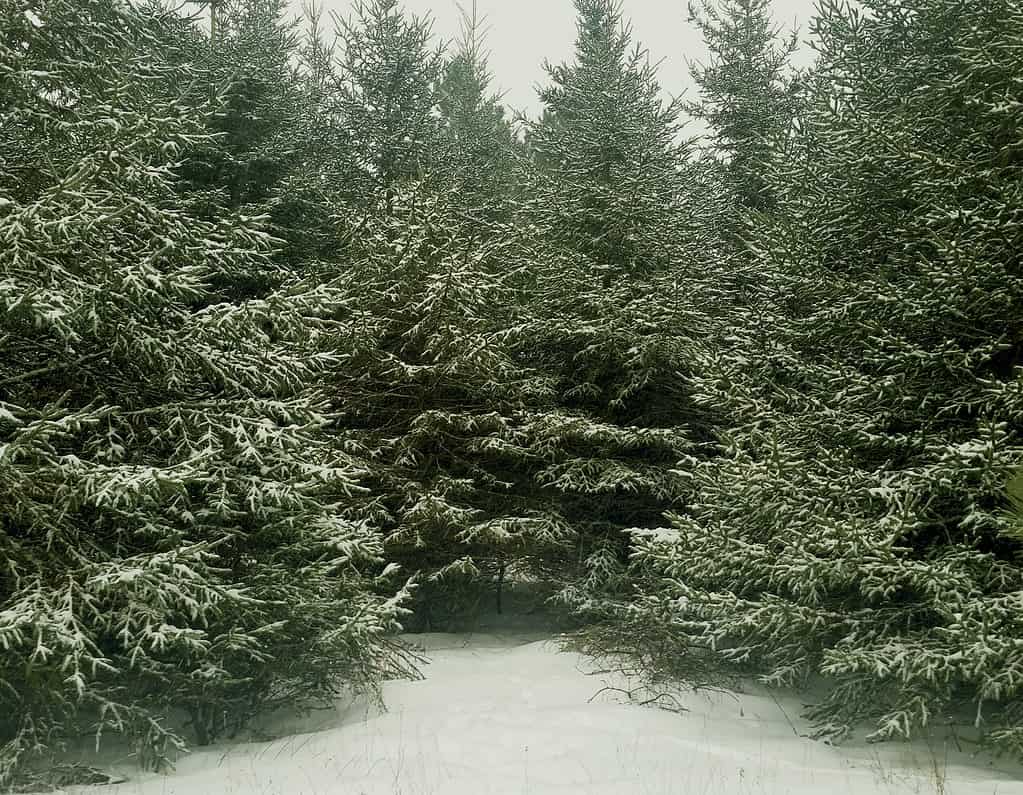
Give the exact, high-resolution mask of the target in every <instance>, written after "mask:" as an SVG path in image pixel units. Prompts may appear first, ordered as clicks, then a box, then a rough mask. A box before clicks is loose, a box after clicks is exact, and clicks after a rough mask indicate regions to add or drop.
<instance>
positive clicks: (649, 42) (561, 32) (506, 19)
mask: <svg viewBox="0 0 1023 795" xmlns="http://www.w3.org/2000/svg"><path fill="white" fill-rule="evenodd" d="M291 2H292V4H293V5H294V7H295V8H296V9H298V8H299V7H300V0H291ZM318 2H320V3H321V4H322V5H323V7H324V8H325V9H327V10H328V11H329V10H334V11H337V12H338V13H340V14H342V15H344V16H347V15H348V14H350V12H351V7H352V3H351V2H350V0H318ZM471 3H472V0H463V3H462V4H463V6H464V7H466V8H468V7H470V6H471ZM403 5H404V7H405V8H406V9H407V10H408V11H410V12H412V13H414V14H416V15H424V14H429V15H430V16H431V17H432V18H433V20H434V33H435V35H437V36H438V37H439V38H441V39H447V40H450V39H453V38H455V37H456V36H457V35H458V32H459V12H458V7H457V5H456V0H404V2H403ZM814 5H815V1H814V0H774V18H775V21H776V23H777V24H778V25H779V26H781V27H783V28H784V29H786V30H789V29H791V28H793V27H795V26H798V27H799V28H800V39H801V40H805V39H806V37H807V28H808V22H809V20H810V17H811V16H812V13H813V8H814ZM477 8H478V11H479V13H480V15H481V16H484V17H485V18H486V22H487V24H488V26H489V28H490V32H489V35H488V36H487V41H486V43H487V47H488V49H489V50H490V68H491V71H492V72H493V74H494V78H495V83H496V84H497V87H499V89H500V90H501V91H502V92H504V94H505V105H507V106H509V107H511V108H513V109H515V110H525V111H526V112H527V113H528V114H529V115H530V116H535V115H538V113H539V108H540V104H539V101H538V100H537V97H536V91H535V86H536V85H537V84H538V83H545V82H546V75H545V74H544V71H543V69H542V67H541V64H542V63H543V60H544V58H547V59H549V60H550V61H551V62H552V63H558V62H560V61H566V60H569V59H571V57H572V50H573V45H574V42H575V10H574V6H573V3H572V0H477ZM624 13H625V16H626V17H630V18H631V20H632V29H633V43H635V42H636V41H637V40H638V41H640V42H642V44H643V45H644V46H645V47H646V48H647V49H648V50H649V51H650V55H651V60H653V61H659V60H662V59H663V63H662V64H661V68H660V71H659V77H660V82H661V86H662V88H663V89H664V90H665V92H666V93H670V94H680V93H682V92H683V91H685V92H686V93H685V96H686V97H687V98H692V99H695V89H694V88H693V84H692V80H691V79H690V77H689V70H688V68H687V66H686V58H689V59H691V60H697V61H700V60H703V58H704V56H705V53H706V50H705V49H704V47H703V42H702V38H701V36H700V34H699V32H698V31H697V30H696V29H695V27H694V26H691V25H690V24H689V23H688V22H687V20H686V18H687V16H688V14H687V4H686V0H625V2H624ZM325 16H326V14H325ZM795 60H796V63H797V64H800V65H802V64H808V63H810V62H812V60H813V52H812V51H811V50H810V48H809V47H808V46H806V44H805V43H804V44H803V45H802V47H801V50H800V52H799V53H797V57H796V59H795ZM690 132H696V128H695V125H694V126H693V127H692V128H690Z"/></svg>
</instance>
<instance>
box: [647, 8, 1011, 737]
mask: <svg viewBox="0 0 1023 795" xmlns="http://www.w3.org/2000/svg"><path fill="white" fill-rule="evenodd" d="M865 5H866V6H867V9H868V10H867V12H865V13H861V12H859V11H856V10H854V9H851V8H849V7H846V6H843V5H839V4H838V3H831V2H829V3H825V4H824V5H823V6H822V8H821V16H820V18H819V19H818V20H817V22H816V33H817V35H818V36H819V38H820V53H821V60H820V63H819V65H818V67H817V71H816V72H815V74H814V75H813V76H812V79H811V80H810V82H809V84H808V86H809V87H808V97H807V101H808V105H807V107H806V110H805V113H804V117H803V119H802V120H801V125H800V131H799V134H798V135H797V136H796V137H795V138H794V139H793V140H792V141H791V142H790V144H789V145H788V146H787V147H786V149H785V151H784V155H783V160H782V161H781V162H782V164H783V165H779V166H778V167H777V168H776V169H775V174H776V179H777V180H778V207H777V212H776V214H775V216H774V219H773V220H770V221H766V220H765V221H764V222H763V223H764V224H765V225H764V227H763V229H762V230H761V232H760V235H759V236H758V238H757V240H756V241H755V244H754V248H753V255H754V257H755V262H756V263H757V268H758V273H757V276H758V278H759V280H760V285H759V288H758V289H756V291H755V292H754V294H753V297H752V302H751V303H752V305H753V306H754V307H756V310H757V311H756V313H755V314H754V313H751V316H750V318H749V320H748V321H747V322H746V323H745V324H744V325H743V326H741V327H739V328H737V329H736V330H735V332H734V334H733V335H732V338H731V340H730V341H729V345H728V347H727V348H725V349H723V350H721V351H720V352H718V353H717V354H716V355H715V356H714V357H713V359H711V360H710V361H709V362H708V365H709V367H708V369H707V370H706V371H705V372H704V373H703V374H701V376H700V377H699V378H697V379H695V381H694V384H695V387H696V395H695V397H696V400H697V402H698V403H700V404H702V405H713V406H717V407H720V408H721V409H723V410H724V411H725V412H726V413H727V414H728V415H729V416H730V417H731V421H732V423H733V424H734V427H733V428H732V429H731V430H729V431H728V432H727V433H724V434H723V435H722V437H721V438H722V444H723V445H724V447H725V450H724V455H723V456H721V457H720V458H719V459H716V460H711V461H708V462H706V463H703V464H700V465H699V466H697V467H696V468H695V469H694V470H693V471H692V477H693V478H694V486H695V488H696V490H697V495H698V496H697V498H696V500H695V501H694V503H693V505H692V506H691V507H690V508H689V509H688V510H686V511H681V512H678V513H677V514H675V515H673V516H672V517H671V519H672V527H671V528H670V529H661V530H657V531H651V532H649V533H647V532H644V533H638V534H636V537H635V543H636V547H637V549H636V568H637V572H636V576H637V577H640V578H641V580H640V581H641V582H646V583H648V584H649V583H655V584H654V585H647V586H646V587H645V588H644V590H646V591H647V592H648V593H649V594H650V596H651V597H652V601H651V602H649V603H642V604H647V605H648V606H646V607H643V608H642V609H644V610H647V609H649V611H650V616H651V620H655V618H656V620H658V621H663V616H664V615H665V614H668V615H671V616H673V619H672V620H674V621H675V622H677V626H678V630H679V632H680V633H682V634H684V635H687V636H689V637H690V638H691V639H692V642H693V643H694V644H695V645H697V646H701V647H703V648H704V649H705V650H707V651H710V650H713V655H714V656H716V657H718V658H719V659H720V660H724V661H727V662H728V663H732V664H735V665H739V666H740V667H742V668H744V669H750V668H752V669H753V670H757V671H760V672H762V673H763V676H764V678H765V680H766V681H768V682H774V683H778V684H795V683H801V682H804V681H806V680H807V679H808V678H809V677H812V676H815V675H823V676H824V677H826V678H827V679H828V680H830V682H831V683H832V687H831V690H830V694H829V695H828V697H827V698H825V699H824V700H823V701H822V702H821V703H820V704H819V705H817V706H816V707H814V709H813V710H812V713H811V714H812V715H814V716H815V717H816V718H817V719H819V720H820V722H821V730H822V732H825V733H832V734H842V733H844V732H846V731H847V730H848V728H849V727H850V725H853V724H855V723H856V722H858V721H861V720H873V721H875V722H876V728H875V731H874V733H873V735H872V736H873V737H874V738H877V739H882V738H887V737H894V736H909V735H911V734H913V733H915V732H916V731H918V730H919V729H920V728H921V727H924V726H927V725H930V724H932V723H933V722H935V721H937V720H941V719H943V717H945V716H961V715H962V713H961V712H960V710H967V711H968V714H969V716H970V718H971V719H973V720H975V722H976V725H977V726H978V728H980V729H982V730H984V731H986V732H987V733H988V734H989V737H990V739H991V740H992V741H994V742H995V743H997V744H999V745H1000V746H1001V747H1002V748H1005V749H1010V750H1013V751H1014V752H1018V750H1019V748H1020V747H1021V744H1020V736H1021V732H1023V728H1021V726H1020V723H1019V718H1018V716H1019V714H1020V703H1021V698H1023V691H1021V687H1023V678H1021V677H1020V675H1019V672H1020V670H1021V669H1023V658H1021V657H1020V651H1019V650H1020V638H1021V637H1023V623H1021V616H1023V610H1021V605H1020V594H1021V593H1023V572H1021V570H1020V568H1019V563H1018V557H1017V555H1018V552H1019V546H1018V542H1015V541H1013V540H1011V538H1010V537H1009V536H1010V535H1011V532H1012V531H1011V529H1010V525H1009V520H1008V519H1007V518H1006V516H1005V514H1004V512H1003V510H1002V495H1003V490H1004V487H1005V483H1006V481H1007V478H1008V473H1009V472H1011V471H1012V470H1013V469H1014V468H1015V467H1017V466H1018V464H1019V462H1020V459H1021V458H1023V439H1021V431H1023V426H1021V424H1020V418H1021V417H1023V368H1021V367H1020V364H1021V359H1020V355H1019V354H1020V345H1019V342H1020V328H1019V324H1018V322H1017V321H1016V320H1015V319H1016V318H1019V317H1023V306H1021V303H1020V302H1021V296H1023V283H1021V281H1020V278H1021V275H1020V270H1019V259H1018V256H1019V255H1018V252H1019V250H1020V245H1021V244H1023V239H1021V236H1020V235H1021V232H1020V227H1019V225H1018V222H1017V221H1018V218H1019V216H1020V213H1021V211H1023V210H1021V207H1023V205H1021V199H1023V194H1021V192H1020V185H1021V181H1020V171H1019V158H1018V148H1019V136H1018V133H1017V132H1015V130H1016V127H1015V124H1014V122H1013V121H1012V120H1011V119H1010V115H1011V113H1010V111H1009V108H1010V107H1015V105H1014V103H1015V102H1017V101H1018V99H1019V85H1020V83H1019V78H1020V75H1021V67H1023V62H1021V61H1020V60H1019V57H1018V46H1019V43H1020V31H1021V30H1023V27H1021V23H1023V17H1021V16H1020V9H1019V7H1018V6H1017V5H1016V4H1013V3H996V4H994V5H991V4H987V5H984V6H983V7H981V6H970V5H966V4H962V3H954V2H945V0H914V2H910V3H906V2H890V0H872V2H869V3H866V4H865ZM1007 114H1008V115H1007ZM1012 118H1014V117H1012ZM657 617H659V618H657Z"/></svg>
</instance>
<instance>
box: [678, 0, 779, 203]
mask: <svg viewBox="0 0 1023 795" xmlns="http://www.w3.org/2000/svg"><path fill="white" fill-rule="evenodd" d="M770 8H771V0H721V1H720V2H719V3H717V4H712V3H710V2H708V0H701V1H700V5H699V6H697V5H696V4H694V3H690V4H689V21H690V22H692V23H695V24H696V26H697V28H698V29H699V30H700V32H701V33H702V34H703V39H704V42H705V43H706V45H707V48H708V49H709V50H710V63H709V64H707V65H702V64H694V65H692V66H691V67H690V72H691V74H692V77H693V80H694V81H695V82H696V84H697V86H699V89H700V100H699V101H698V102H693V103H689V104H687V105H686V110H687V111H688V112H689V113H690V114H692V115H693V116H694V117H695V118H698V119H703V120H704V121H706V122H707V123H708V124H709V125H710V128H711V136H710V137H711V142H712V150H713V151H714V152H715V153H716V154H718V155H719V156H720V157H722V158H723V159H724V160H725V161H726V163H727V169H728V181H729V183H730V185H731V188H732V191H733V192H734V194H735V196H736V200H737V202H738V204H739V205H740V206H741V207H746V208H748V209H751V210H764V209H769V208H770V207H771V206H772V205H773V197H772V186H771V181H770V178H769V176H768V174H769V172H770V167H771V164H772V161H773V153H774V152H775V151H776V150H777V148H778V147H779V146H780V145H781V144H782V143H783V141H784V138H785V137H786V136H787V134H788V132H789V128H790V126H791V124H792V121H793V118H794V114H795V108H796V98H795V89H796V87H797V86H798V83H797V82H795V81H793V80H792V79H791V78H790V77H789V75H788V74H787V71H788V63H789V57H790V56H791V54H792V53H793V51H794V50H795V48H796V35H795V33H793V34H792V36H791V37H790V38H789V39H787V40H786V41H784V42H781V43H779V42H778V30H777V29H776V28H774V27H773V26H772V23H771V14H770Z"/></svg>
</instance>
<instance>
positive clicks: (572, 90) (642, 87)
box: [518, 0, 720, 612]
mask: <svg viewBox="0 0 1023 795" xmlns="http://www.w3.org/2000/svg"><path fill="white" fill-rule="evenodd" d="M576 7H577V10H578V14H579V20H578V31H579V33H578V39H577V44H576V57H575V60H574V61H573V62H572V63H571V64H563V65H560V66H548V71H549V73H550V76H551V81H552V82H551V85H550V86H548V87H546V88H544V89H542V91H541V98H542V99H543V101H544V103H545V105H546V107H545V113H544V117H543V119H542V120H541V121H540V122H538V123H534V124H532V125H530V128H529V133H530V135H529V140H528V144H529V151H530V154H531V156H532V158H533V163H532V166H531V174H530V182H529V184H530V195H529V199H528V201H527V202H526V206H525V210H524V213H523V222H524V232H523V233H524V234H528V235H530V236H532V237H534V238H536V243H535V244H534V245H533V248H534V252H535V253H534V254H533V255H532V258H533V261H534V262H535V263H536V265H535V266H534V269H533V272H532V277H533V280H534V281H533V288H532V292H531V296H532V298H531V304H530V315H529V320H528V323H529V325H528V333H527V334H526V335H524V336H523V337H522V343H521V345H520V347H519V348H518V352H519V356H520V357H521V360H522V361H523V362H525V363H527V364H528V365H529V366H531V367H535V368H537V369H538V370H540V371H541V372H543V373H546V374H548V375H549V377H551V378H552V379H554V385H555V389H556V392H555V399H554V400H553V401H552V402H551V404H550V405H549V406H548V407H547V408H546V410H545V411H544V412H543V413H542V414H538V415H537V417H536V418H535V421H534V422H533V423H532V424H531V426H530V427H531V431H532V436H531V441H530V444H531V445H534V446H535V449H537V450H542V451H543V456H542V458H541V460H542V461H543V465H542V466H541V467H540V468H539V470H538V471H537V473H536V474H535V476H534V477H535V478H536V479H537V481H538V482H539V483H541V484H543V485H544V487H545V488H546V489H547V490H549V491H550V492H551V493H552V494H554V495H556V496H557V499H558V501H559V502H560V504H561V505H563V506H564V507H563V509H562V510H563V512H564V513H565V515H568V516H571V517H573V526H574V528H575V530H576V532H577V533H578V536H579V540H578V542H577V545H576V546H577V551H576V557H577V560H580V561H582V562H583V566H582V567H580V568H579V570H577V571H576V572H575V573H574V574H572V575H571V576H570V578H569V579H568V580H567V581H566V582H565V586H566V587H565V588H564V590H563V593H562V598H563V599H564V600H565V601H566V602H567V603H569V604H571V605H573V606H575V607H577V608H579V607H581V608H583V610H584V612H585V611H589V610H590V608H592V607H593V606H594V605H595V604H596V600H597V598H598V596H599V595H600V594H602V593H604V592H606V591H614V590H616V589H619V588H622V587H626V586H627V583H626V582H625V580H624V578H623V564H624V561H625V559H626V555H627V537H626V535H625V534H624V533H623V530H624V529H625V528H630V527H651V526H656V525H657V524H659V523H660V521H661V515H662V513H663V511H664V510H666V509H668V508H669V507H672V506H675V507H678V506H680V505H681V504H683V500H684V499H685V496H686V488H685V484H684V478H683V477H682V476H680V475H679V473H678V472H677V471H676V470H675V465H676V464H677V463H678V462H679V461H680V460H685V459H686V458H687V457H689V456H690V455H691V454H692V453H693V452H694V449H695V448H694V443H695V442H697V441H698V440H699V439H700V438H701V436H702V437H704V438H706V436H707V431H706V429H705V428H702V427H697V426H703V425H705V424H706V423H707V421H708V413H707V412H704V411H695V410H694V407H693V405H692V404H691V402H690V401H689V399H688V392H689V389H688V386H687V384H686V375H687V373H688V371H689V369H690V367H691V366H692V364H693V359H692V358H691V354H692V351H693V344H694V342H695V341H696V340H698V339H700V338H701V337H705V336H706V335H707V334H708V333H709V331H710V329H711V323H710V318H709V317H708V315H707V313H706V312H705V311H704V308H703V307H702V306H701V303H702V302H701V298H700V296H701V294H702V293H703V291H702V285H705V284H706V282H708V281H710V280H709V279H707V278H706V277H707V273H708V269H709V267H710V265H711V263H713V261H714V252H716V251H717V250H718V249H719V248H720V244H719V241H717V240H715V235H714V234H713V233H712V232H710V231H709V229H708V226H707V225H706V224H704V223H702V221H703V220H705V218H704V216H705V212H706V211H707V210H710V209H711V206H710V205H707V206H706V207H698V206H695V205H693V204H690V203H689V201H688V198H689V193H690V191H693V192H694V193H695V192H696V191H697V190H702V188H701V187H700V185H699V183H700V181H701V178H702V175H704V174H705V171H704V170H703V169H702V168H701V167H700V166H699V165H698V164H696V163H694V162H691V161H690V160H689V159H688V157H687V154H688V147H687V145H686V144H685V143H682V142H679V141H678V135H679V124H678V121H677V117H678V108H677V106H676V105H675V104H674V103H669V104H667V105H665V104H664V103H663V102H662V101H661V99H660V96H659V94H660V89H659V87H658V84H657V81H656V74H655V69H654V67H653V66H652V65H650V63H649V61H648V58H647V55H646V53H645V51H643V50H642V49H640V48H636V49H635V50H633V51H632V52H631V54H630V41H629V31H628V28H627V27H626V26H623V24H622V17H621V12H620V9H619V6H618V5H617V4H616V3H613V2H610V0H579V2H577V4H576Z"/></svg>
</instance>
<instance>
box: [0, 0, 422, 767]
mask: <svg viewBox="0 0 1023 795" xmlns="http://www.w3.org/2000/svg"><path fill="white" fill-rule="evenodd" d="M0 11H2V13H0V66H2V68H0V97H2V98H3V99H2V102H3V111H4V112H3V121H2V122H0V124H2V125H3V134H2V135H0V162H3V164H4V168H3V169H2V170H0V241H2V242H0V526H2V531H3V532H2V533H0V556H2V558H3V560H4V569H3V574H2V575H0V706H2V714H3V717H2V720H0V781H3V782H4V783H5V784H6V783H8V782H9V781H10V779H11V777H12V776H13V775H14V773H15V771H16V769H18V768H19V767H20V766H21V765H23V763H24V762H25V761H26V760H27V759H29V758H31V757H32V756H33V755H34V754H36V753H39V752H42V751H44V750H46V749H47V748H48V747H52V746H53V745H54V744H56V743H59V741H60V740H61V739H62V738H63V737H67V736H69V735H75V734H77V733H78V732H80V731H81V730H83V729H84V730H86V731H88V730H92V731H94V732H95V733H96V735H97V738H98V737H99V736H100V735H102V734H103V733H104V732H107V731H116V732H123V733H125V734H128V735H129V736H130V737H132V739H133V740H134V742H135V745H136V750H137V752H138V754H139V757H140V761H142V762H143V763H144V764H159V763H160V761H161V759H163V757H164V756H165V755H166V754H167V753H168V750H169V746H174V745H181V744H182V743H183V740H182V734H181V728H182V727H180V726H176V725H174V724H172V723H170V720H171V714H172V711H173V712H177V711H178V710H183V711H184V712H185V713H186V714H188V716H189V723H190V728H191V730H192V733H193V736H194V738H195V739H196V740H197V741H198V742H200V743H202V742H209V741H211V740H213V739H215V737H216V736H217V735H218V734H221V733H223V732H225V731H230V730H232V729H234V728H237V727H238V726H240V725H243V724H244V723H245V722H246V721H247V720H248V719H249V718H251V717H252V716H253V715H254V714H256V713H258V712H259V711H261V710H263V709H269V708H273V707H276V706H279V705H281V704H296V705H301V704H310V703H317V702H320V701H323V700H325V699H329V698H330V697H331V696H332V695H334V694H335V693H336V692H337V690H338V688H339V687H341V686H343V685H346V684H347V685H350V686H352V687H355V688H359V689H363V688H365V689H369V690H372V689H373V688H374V686H375V684H376V683H377V682H378V681H379V679H380V678H381V677H382V676H385V675H388V674H390V673H392V672H395V671H396V670H400V669H401V668H402V667H403V664H404V663H403V660H404V659H405V658H404V657H403V656H402V654H401V653H400V651H399V650H398V649H397V648H396V647H392V645H391V641H389V640H388V639H387V633H388V632H389V631H390V630H391V629H393V628H395V627H396V626H397V623H396V622H397V618H398V617H399V616H400V615H401V611H402V607H401V603H402V601H403V600H404V599H405V598H406V597H407V596H408V593H407V592H400V593H398V594H397V595H395V593H394V591H393V590H392V592H391V594H390V598H387V597H382V596H377V595H376V592H377V591H380V590H383V581H382V580H378V575H379V574H380V573H381V572H380V569H381V568H382V566H381V564H382V562H383V561H382V549H381V545H380V541H379V539H378V538H377V537H376V536H375V535H374V534H373V533H372V532H370V531H368V530H367V529H366V528H365V527H364V526H363V525H362V524H361V523H360V517H361V516H362V515H363V514H362V512H363V511H364V510H365V506H364V500H363V497H362V493H363V489H362V487H361V486H360V485H359V480H360V478H362V477H363V473H364V471H365V466H364V465H363V464H362V463H361V462H359V461H358V460H356V459H355V458H353V457H352V456H351V455H348V454H345V453H344V452H343V451H340V450H339V449H337V448H336V447H335V446H334V445H333V444H332V443H331V440H330V437H329V436H327V435H326V434H325V433H324V432H323V428H324V426H325V425H326V424H327V421H328V417H327V415H326V414H325V408H326V406H325V401H324V399H323V395H322V392H318V391H317V390H316V388H315V385H316V383H317V379H318V377H319V376H318V373H319V371H320V370H322V369H323V367H324V366H325V365H327V364H328V363H329V361H330V356H329V353H328V350H329V348H328V344H327V340H328V339H329V337H330V335H331V334H332V332H333V328H334V326H333V320H332V317H333V314H334V312H335V311H336V303H337V301H338V300H339V298H338V297H337V296H336V295H332V294H331V293H329V291H326V290H323V289H319V290H315V289H308V288H306V287H305V286H303V285H301V284H297V283H294V282H292V281H290V280H288V279H286V278H285V279H282V278H281V275H280V270H281V266H280V264H279V263H278V262H276V261H275V259H274V256H273V255H274V246H275V241H274V239H273V238H272V237H271V236H270V235H269V234H268V233H267V232H266V229H265V227H264V224H263V222H262V220H261V219H259V218H253V217H247V216H244V215H241V214H237V213H231V214H226V215H225V214H221V213H217V214H216V215H214V216H213V217H200V216H199V215H197V214H196V213H195V212H194V207H193V206H192V205H191V204H190V203H189V202H188V201H187V200H186V199H183V198H182V193H181V190H180V188H181V185H180V181H179V180H178V179H177V178H176V174H178V173H180V171H181V170H182V169H183V167H184V166H185V164H186V162H187V160H186V154H185V153H188V152H194V151H197V150H201V149H203V148H205V147H215V146H216V139H215V138H214V137H213V136H212V135H211V133H210V131H209V130H210V121H211V120H210V116H211V115H213V114H215V113H216V112H217V111H218V110H219V109H220V107H221V106H220V105H219V104H218V103H217V102H216V101H215V98H214V101H213V102H211V103H209V104H207V105H205V106H197V105H196V102H195V96H194V94H193V93H192V92H190V90H189V87H190V86H191V85H193V84H194V83H198V82H200V81H201V80H202V79H203V77H204V73H203V71H202V70H201V69H198V70H191V69H189V68H188V67H187V64H188V57H189V56H188V53H189V48H190V47H191V41H192V34H191V33H190V32H189V31H188V30H187V29H186V28H185V27H184V26H183V24H182V23H180V22H179V21H177V20H176V19H175V18H174V17H173V16H171V15H167V14H166V13H164V12H162V11H159V10H157V9H156V8H149V9H145V8H143V9H136V8H135V7H133V6H130V5H126V4H123V3H119V2H116V1H115V0H74V2H70V0H54V1H53V2H47V3H40V4H29V6H28V7H26V6H25V4H20V5H19V4H13V5H12V4H11V3H7V4H6V5H0ZM254 277H257V278H258V279H260V280H263V278H264V277H266V278H265V281H266V283H268V284H273V285H279V286H276V287H272V288H270V289H269V290H268V291H265V292H263V293H262V294H260V295H259V296H258V297H253V298H251V299H249V300H245V301H241V302H240V301H239V300H238V298H237V296H238V294H239V292H240V291H239V289H238V288H237V285H238V284H239V283H242V284H245V283H247V282H248V281H249V280H251V279H253V278H254ZM392 571H393V570H392ZM388 576H389V573H388ZM296 649H301V650H302V653H301V654H296V653H295V652H296Z"/></svg>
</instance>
